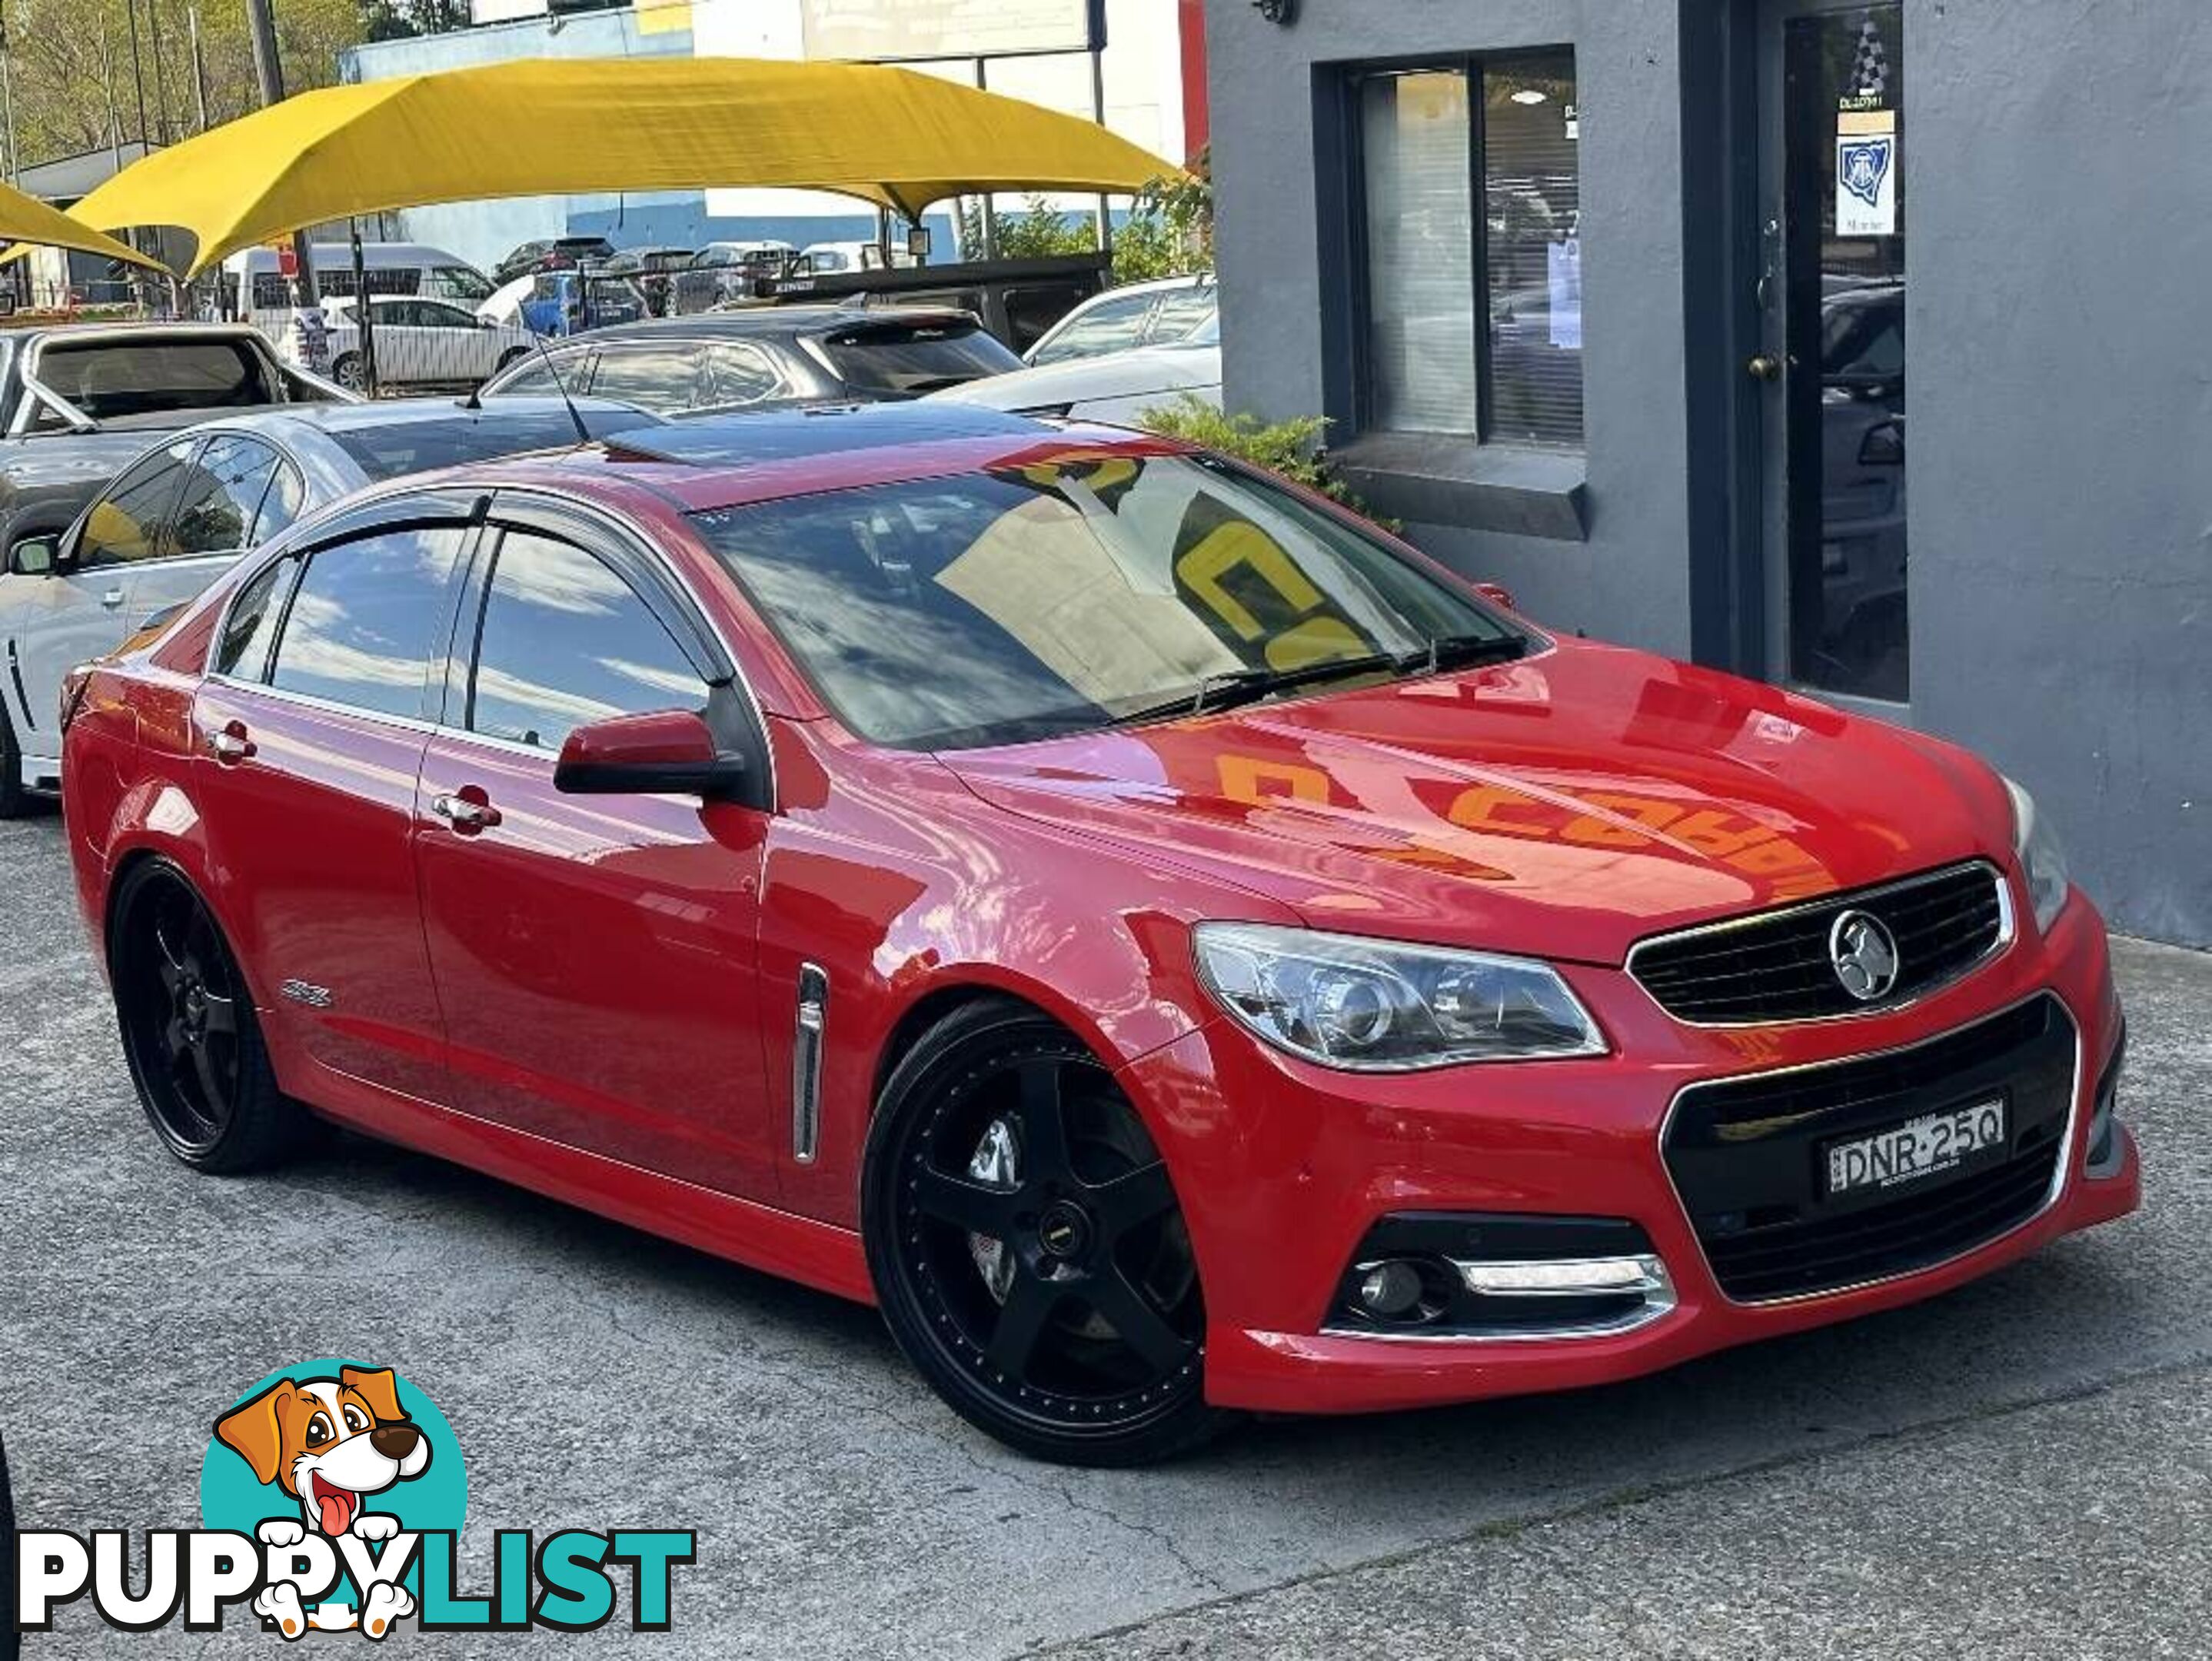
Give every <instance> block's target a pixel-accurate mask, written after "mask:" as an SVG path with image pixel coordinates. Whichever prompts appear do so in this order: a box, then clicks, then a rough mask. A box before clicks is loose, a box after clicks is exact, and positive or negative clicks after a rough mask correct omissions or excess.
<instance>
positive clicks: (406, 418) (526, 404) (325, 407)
mask: <svg viewBox="0 0 2212 1661" xmlns="http://www.w3.org/2000/svg"><path fill="white" fill-rule="evenodd" d="M574 407H575V408H576V409H578V410H579V411H585V412H586V413H589V414H593V415H599V414H605V413H609V412H611V411H623V412H625V413H635V412H634V411H631V410H630V406H629V405H627V404H621V403H617V402H616V401H615V400H613V399H604V398H580V399H575V400H574ZM567 408H568V405H565V404H564V403H563V402H562V400H561V399H557V398H509V397H505V396H502V397H500V398H495V399H490V400H489V402H487V403H484V404H483V405H478V406H476V407H473V408H471V406H470V405H468V404H466V403H465V402H463V401H462V400H461V399H452V398H401V399H374V400H372V401H368V402H364V403H360V404H285V405H274V406H271V407H270V408H267V409H261V410H250V411H241V412H240V413H239V414H237V415H235V416H220V417H213V418H211V419H210V420H207V421H205V422H201V423H195V424H196V425H199V426H207V427H221V428H223V429H226V430H228V431H232V432H249V433H250V432H265V433H267V434H268V435H270V437H272V438H281V437H283V435H285V434H286V432H287V431H301V430H304V431H313V432H321V433H330V434H332V435H336V434H339V433H357V432H363V431H367V430H368V429H372V428H378V427H405V426H409V425H411V424H412V423H416V422H418V421H453V420H455V419H463V420H475V421H510V420H519V419H522V418H524V417H532V418H543V417H544V416H546V415H548V414H560V413H562V412H564V411H566V410H567ZM648 424H650V423H648Z"/></svg>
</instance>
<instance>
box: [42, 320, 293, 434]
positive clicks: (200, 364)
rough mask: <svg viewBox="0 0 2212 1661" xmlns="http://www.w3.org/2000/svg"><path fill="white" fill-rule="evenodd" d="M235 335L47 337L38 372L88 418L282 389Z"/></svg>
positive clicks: (267, 395)
mask: <svg viewBox="0 0 2212 1661" xmlns="http://www.w3.org/2000/svg"><path fill="white" fill-rule="evenodd" d="M272 368H274V365H273V363H272V362H270V360H269V359H268V358H267V357H265V356H264V354H262V353H261V352H258V351H257V350H254V348H253V346H252V344H251V343H250V342H247V341H243V340H146V339H139V338H125V339H117V340H99V341H83V342H76V341H62V340H56V341H50V342H48V343H47V344H46V348H45V350H42V351H41V352H40V354H39V368H38V376H39V379H40V380H42V381H44V382H45V383H46V385H47V386H51V387H52V388H53V390H54V391H55V392H58V393H60V394H61V396H62V397H64V398H65V399H68V400H69V401H70V403H71V404H73V405H76V407H77V408H78V409H80V410H82V411H84V412H85V414H87V415H88V416H90V417H92V418H93V419H94V420H95V421H106V420H111V419H112V418H114V417H118V416H136V415H155V414H159V413H161V412H162V411H169V410H222V409H241V408H252V407H253V406H255V405H263V404H274V403H277V402H279V401H280V400H281V399H282V397H283V394H282V393H281V392H279V391H278V390H277V389H276V386H274V385H273V384H272V380H273V377H272V375H271V374H270V371H271V369H272Z"/></svg>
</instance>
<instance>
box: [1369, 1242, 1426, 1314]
mask: <svg viewBox="0 0 2212 1661" xmlns="http://www.w3.org/2000/svg"><path fill="white" fill-rule="evenodd" d="M1421 1291H1422V1283H1421V1271H1420V1270H1419V1269H1416V1268H1414V1267H1413V1264H1411V1263H1409V1262H1406V1261H1405V1260H1404V1259H1403V1258H1394V1259H1393V1260H1392V1261H1390V1262H1387V1263H1377V1264H1376V1265H1375V1267H1374V1268H1372V1269H1369V1270H1368V1271H1367V1273H1366V1274H1364V1275H1361V1276H1360V1277H1359V1306H1360V1308H1362V1309H1364V1310H1365V1311H1367V1313H1369V1314H1370V1315H1372V1316H1374V1317H1376V1318H1377V1319H1380V1320H1384V1321H1395V1320H1398V1319H1400V1318H1401V1317H1405V1316H1407V1315H1410V1314H1412V1313H1413V1311H1415V1310H1417V1309H1419V1307H1420V1304H1421Z"/></svg>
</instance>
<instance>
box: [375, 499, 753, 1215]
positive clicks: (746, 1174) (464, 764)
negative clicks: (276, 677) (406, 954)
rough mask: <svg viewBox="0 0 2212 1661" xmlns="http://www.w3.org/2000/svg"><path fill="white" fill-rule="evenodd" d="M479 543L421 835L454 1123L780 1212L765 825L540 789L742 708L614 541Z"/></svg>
mask: <svg viewBox="0 0 2212 1661" xmlns="http://www.w3.org/2000/svg"><path fill="white" fill-rule="evenodd" d="M502 518H503V519H504V522H501V521H502ZM486 539H487V549H486V555H487V559H486V560H480V561H479V562H478V563H479V565H483V564H485V563H487V560H488V562H489V573H488V576H487V577H486V578H485V579H484V580H483V581H480V582H478V583H477V584H475V585H473V587H474V590H475V592H473V593H472V594H471V597H470V598H469V599H467V600H466V601H465V603H464V606H463V611H462V618H461V623H460V626H459V631H458V636H457V638H458V639H459V640H460V641H462V642H471V641H473V642H475V648H474V651H473V654H469V653H467V652H458V653H457V655H456V662H455V665H454V668H453V679H452V682H451V684H450V686H449V689H448V691H447V701H446V709H445V721H444V725H443V727H441V730H440V731H439V733H437V734H436V736H435V737H434V738H433V739H431V741H430V745H429V749H428V753H427V754H426V755H425V757H423V762H422V783H421V788H420V790H419V793H418V795H417V800H416V831H415V846H416V868H417V870H418V872H419V873H420V880H421V885H422V921H423V932H424V934H426V935H427V937H428V942H429V952H430V959H431V964H432V967H433V969H434V970H435V974H436V977H437V984H438V993H439V999H440V1002H441V1006H442V1007H443V1008H444V1010H445V1013H446V1022H447V1037H448V1040H449V1043H448V1052H447V1053H448V1057H449V1060H450V1062H451V1065H452V1068H453V1086H452V1088H453V1105H454V1106H455V1107H457V1108H458V1109H459V1110H461V1111H463V1112H465V1113H470V1114H473V1115H475V1116H478V1117H482V1118H485V1119H489V1120H493V1121H495V1122H497V1123H501V1124H504V1125H507V1126H511V1127H513V1129H520V1130H526V1131H528V1132H530V1133H532V1135H539V1136H544V1137H548V1138H550V1139H551V1140H553V1141H557V1142H562V1143H565V1144H567V1145H568V1146H569V1147H580V1148H586V1149H589V1150H591V1151H592V1152H594V1153H600V1154H603V1155H605V1156H607V1157H609V1158H612V1159H619V1160H621V1161H623V1163H625V1164H629V1165H639V1166H642V1167H644V1168H646V1169H648V1170H653V1171H661V1172H663V1173H665V1174H667V1175H670V1176H675V1177H682V1178H684V1180H685V1181H687V1182H691V1183H700V1184H702V1185H704V1186H707V1187H711V1188H715V1189H721V1190H723V1191H725V1192H728V1193H732V1194H738V1195H742V1196H746V1197H749V1198H755V1199H760V1198H767V1197H770V1196H773V1194H774V1193H775V1182H776V1177H775V1155H774V1150H775V1138H774V1136H773V1134H772V1130H771V1125H770V1113H769V1098H768V1092H767V1090H766V1086H765V1081H764V1078H763V1060H762V1043H761V1034H760V1031H759V1009H758V1007H757V998H758V993H757V987H756V984H755V975H754V958H753V954H754V936H755V933H756V929H757V921H758V911H759V899H760V873H761V863H762V857H763V842H764V839H765V837H766V835H767V831H768V826H769V816H768V814H767V813H766V812H761V811H757V810H756V809H754V808H750V807H747V806H740V805H738V804H734V803H723V802H717V803H712V804H709V803H704V802H702V801H701V800H699V799H698V798H697V797H696V796H694V797H684V796H675V795H656V796H645V795H586V796H570V795H563V794H561V793H560V792H558V791H556V789H555V788H553V769H554V762H555V760H556V757H557V756H558V755H559V753H560V749H561V745H562V741H563V740H564V739H566V738H567V737H568V733H569V732H570V731H571V730H572V729H573V728H574V727H576V726H578V725H580V724H581V723H585V722H588V721H596V720H601V719H604V718H605V717H608V716H611V715H624V714H628V715H641V714H646V713H648V712H651V711H656V710H664V709H702V708H703V707H705V706H706V705H707V704H708V701H709V698H710V697H721V698H723V699H730V698H733V697H736V696H737V695H736V694H735V693H734V692H733V691H732V690H730V688H729V685H728V683H727V681H726V679H725V677H726V676H727V675H728V674H729V673H730V672H731V671H730V669H729V666H728V664H727V662H726V658H725V657H724V655H723V654H722V653H721V649H720V646H719V645H718V644H717V643H716V642H715V641H714V636H713V634H712V632H711V630H708V628H707V626H706V624H704V623H703V621H702V620H701V618H700V617H699V614H698V611H697V609H696V606H695V605H692V604H691V603H690V600H689V599H688V598H687V597H686V596H685V595H684V593H683V591H682V590H681V588H680V587H678V586H677V585H676V584H675V583H674V582H673V581H672V580H671V578H670V577H669V576H668V575H666V573H665V569H663V568H662V567H661V566H660V565H659V559H658V556H656V555H654V554H653V553H652V552H651V551H650V550H647V549H646V548H644V547H643V546H642V545H636V544H633V543H631V542H630V541H629V539H628V538H626V537H624V536H623V535H621V534H619V533H617V532H614V531H613V530H612V528H611V527H609V526H604V525H601V524H600V523H599V522H598V521H596V520H592V519H588V518H584V517H581V516H577V515H571V514H565V513H557V512H555V511H553V510H551V509H550V508H549V509H543V510H539V511H531V510H528V509H525V508H516V509H514V510H513V511H512V512H508V511H507V509H505V508H500V509H495V517H494V521H493V524H492V526H488V527H487V532H486ZM715 679H725V684H724V690H723V691H721V692H720V693H719V694H712V693H710V691H709V686H708V683H709V681H710V680H715ZM724 707H725V708H727V707H729V706H727V705H725V706H724ZM745 719H748V720H750V719H751V716H750V709H749V708H748V710H747V714H746V716H745Z"/></svg>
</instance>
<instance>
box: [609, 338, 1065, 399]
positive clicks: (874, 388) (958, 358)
mask: <svg viewBox="0 0 2212 1661" xmlns="http://www.w3.org/2000/svg"><path fill="white" fill-rule="evenodd" d="M822 350H823V353H824V354H825V355H826V356H828V358H829V363H830V367H831V368H834V369H835V370H836V372H837V378H838V379H839V380H842V381H843V382H844V383H845V385H846V386H848V387H849V388H850V389H851V390H853V391H854V392H866V393H872V394H874V395H876V396H878V397H887V398H902V397H903V398H919V397H921V395H922V394H923V393H924V392H935V391H936V390H937V389H938V388H939V387H940V386H959V385H961V384H962V383H963V382H964V381H969V380H981V378H982V377H983V376H985V375H994V374H1006V372H1007V371H1009V370H1012V369H1018V368H1022V367H1023V364H1022V361H1021V359H1019V358H1018V357H1016V356H1014V355H1013V354H1012V352H1010V351H1008V350H1006V348H1005V347H1004V346H1002V345H1000V344H999V343H998V341H997V340H996V339H995V338H994V337H992V336H991V335H988V334H986V333H985V332H983V330H982V329H981V326H978V325H976V324H974V323H967V322H958V323H952V322H947V323H863V324H855V325H854V326H851V327H849V328H844V329H840V330H838V331H837V332H836V333H834V334H830V335H825V336H824V337H823V341H822ZM605 373H606V371H605V368H604V367H603V368H601V370H600V375H601V377H602V381H603V380H604V377H605ZM601 384H602V382H594V383H593V387H592V390H593V391H595V392H596V391H598V390H599V386H600V385H601Z"/></svg>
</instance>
